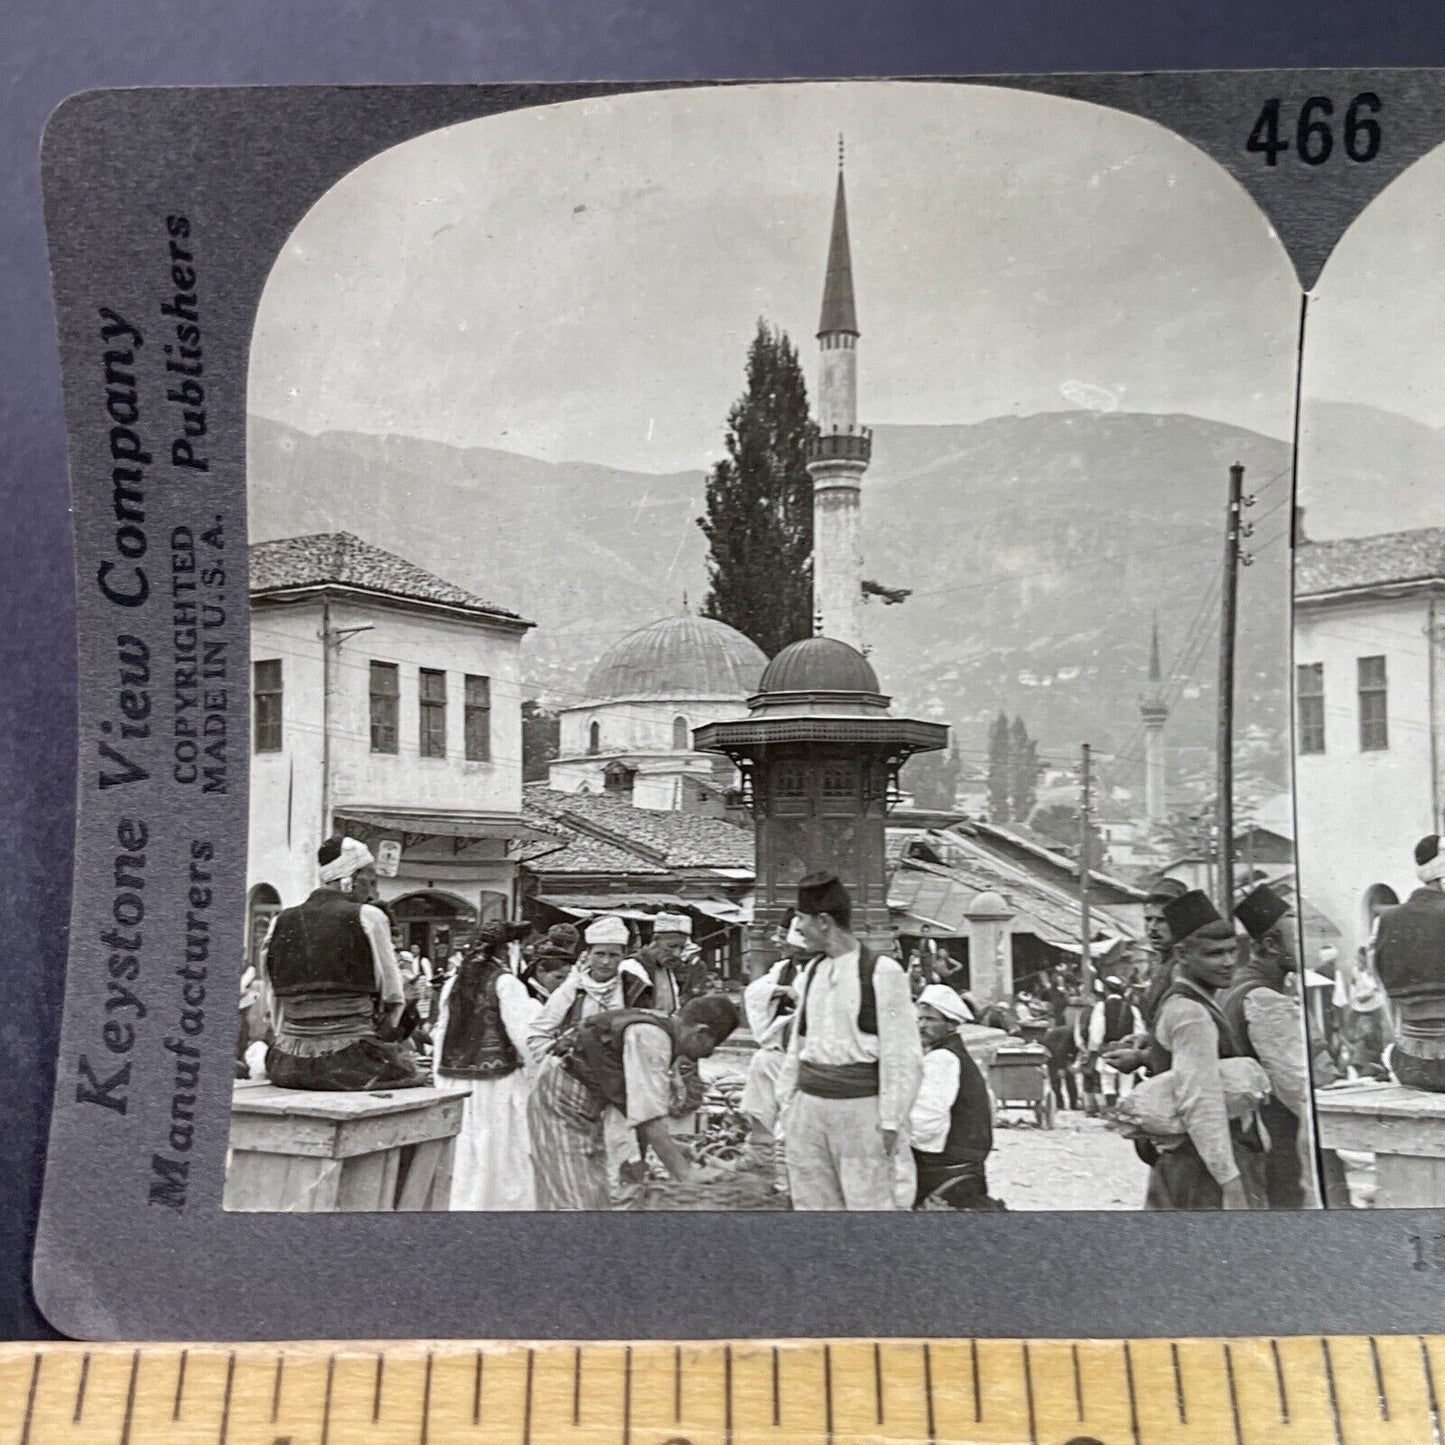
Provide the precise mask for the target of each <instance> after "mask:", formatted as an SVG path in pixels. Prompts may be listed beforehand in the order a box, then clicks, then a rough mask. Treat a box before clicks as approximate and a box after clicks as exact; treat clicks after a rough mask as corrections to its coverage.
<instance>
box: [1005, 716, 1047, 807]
mask: <svg viewBox="0 0 1445 1445" xmlns="http://www.w3.org/2000/svg"><path fill="white" fill-rule="evenodd" d="M1008 747H1009V758H1008V802H1009V813H1010V815H1011V816H1012V817H1013V820H1014V822H1016V823H1027V822H1028V820H1029V814H1030V813H1032V812H1033V810H1034V804H1035V803H1037V802H1038V799H1039V786H1038V785H1039V773H1040V771H1042V768H1043V764H1042V763H1040V762H1039V747H1038V744H1037V743H1036V742H1035V741H1034V740H1033V739H1032V738H1031V737H1030V736H1029V730H1028V729H1027V728H1026V727H1025V726H1024V720H1023V719H1022V718H1021V717H1016V718H1015V719H1014V720H1013V724H1012V726H1011V727H1010V728H1009V733H1008Z"/></svg>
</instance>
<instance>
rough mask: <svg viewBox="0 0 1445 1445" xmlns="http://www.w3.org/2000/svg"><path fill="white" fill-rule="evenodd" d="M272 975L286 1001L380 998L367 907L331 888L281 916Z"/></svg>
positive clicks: (271, 954) (269, 966)
mask: <svg viewBox="0 0 1445 1445" xmlns="http://www.w3.org/2000/svg"><path fill="white" fill-rule="evenodd" d="M266 973H267V975H268V976H269V978H270V980H271V987H272V989H274V990H275V992H276V993H277V994H278V995H279V996H280V997H282V998H285V997H286V996H287V995H288V994H299V993H375V992H376V962H375V960H374V959H373V958H372V956H371V944H370V943H368V942H367V938H366V931H365V929H363V928H362V926H361V904H359V903H357V902H355V901H354V900H353V899H351V898H348V897H347V896H346V894H344V893H337V892H335V891H334V890H332V889H330V888H318V889H317V890H316V891H315V892H314V893H313V894H312V895H311V897H310V898H308V899H307V900H306V902H305V903H302V904H298V905H297V906H296V907H295V908H283V909H282V910H281V911H280V913H278V914H277V915H276V925H275V928H274V929H273V931H272V933H271V942H270V944H269V946H268V947H267V949H266Z"/></svg>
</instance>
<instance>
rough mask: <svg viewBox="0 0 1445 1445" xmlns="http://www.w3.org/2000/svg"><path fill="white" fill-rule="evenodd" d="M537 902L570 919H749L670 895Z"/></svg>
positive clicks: (734, 906)
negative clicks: (689, 915) (662, 915)
mask: <svg viewBox="0 0 1445 1445" xmlns="http://www.w3.org/2000/svg"><path fill="white" fill-rule="evenodd" d="M537 902H538V903H545V904H546V905H547V907H548V908H555V909H557V910H558V911H559V912H561V913H566V914H569V915H570V916H571V917H573V918H593V917H595V916H596V915H597V914H599V913H610V914H613V915H615V916H616V917H618V918H632V919H637V920H639V921H641V922H644V923H647V922H651V920H652V917H653V915H654V914H656V913H658V912H659V911H668V912H682V913H686V912H688V911H689V910H691V911H692V912H694V913H701V914H703V915H705V916H706V917H708V918H712V919H716V920H717V921H718V922H719V923H730V924H743V923H748V922H751V919H752V914H751V911H750V910H749V909H747V908H745V907H744V906H743V905H742V904H738V903H732V902H730V901H729V900H727V899H725V898H679V897H677V896H676V894H672V893H622V894H614V895H613V896H612V897H610V898H607V897H600V896H598V895H596V894H575V893H567V894H561V893H539V894H537Z"/></svg>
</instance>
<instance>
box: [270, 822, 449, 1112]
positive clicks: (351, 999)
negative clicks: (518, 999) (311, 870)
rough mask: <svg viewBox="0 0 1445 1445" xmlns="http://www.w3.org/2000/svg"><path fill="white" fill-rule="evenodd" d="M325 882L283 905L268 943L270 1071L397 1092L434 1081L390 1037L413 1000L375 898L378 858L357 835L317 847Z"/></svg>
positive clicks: (295, 1079)
mask: <svg viewBox="0 0 1445 1445" xmlns="http://www.w3.org/2000/svg"><path fill="white" fill-rule="evenodd" d="M316 861H317V865H318V874H319V882H320V887H318V888H317V889H316V890H315V891H314V892H313V893H312V894H311V896H310V897H309V898H307V900H306V901H305V902H304V903H301V904H298V905H297V906H296V907H294V908H283V909H282V910H281V912H280V913H278V914H277V915H276V918H275V920H274V922H273V923H272V924H271V929H270V932H269V933H267V935H266V942H265V943H264V945H263V946H262V955H261V960H262V961H261V973H262V978H263V980H264V983H265V987H266V990H267V992H268V995H269V998H270V1005H271V1024H272V1028H273V1030H274V1032H275V1038H274V1042H273V1043H272V1045H271V1047H270V1048H269V1049H268V1050H267V1053H266V1074H267V1076H268V1077H269V1078H270V1080H271V1082H272V1083H273V1084H275V1085H277V1086H278V1087H279V1088H283V1089H342V1090H360V1089H394V1088H406V1087H408V1086H415V1085H424V1084H426V1083H428V1082H429V1080H428V1079H427V1078H426V1077H425V1075H423V1074H422V1073H421V1071H420V1070H419V1069H418V1068H417V1067H416V1065H415V1064H413V1063H412V1061H411V1059H410V1058H409V1056H408V1055H407V1054H406V1053H405V1052H404V1051H403V1050H402V1049H401V1048H400V1047H399V1046H398V1045H397V1044H394V1043H387V1042H384V1041H383V1037H382V1031H386V1032H390V1031H391V1030H392V1029H394V1028H395V1026H396V1024H397V1023H398V1021H399V1020H400V1018H401V1014H402V1009H403V1008H404V1007H405V1002H406V997H405V992H404V990H403V987H402V980H401V972H400V970H399V969H398V968H397V966H396V956H395V954H394V953H393V952H392V944H391V925H390V923H388V921H387V917H386V914H384V913H383V912H382V911H381V909H379V908H377V907H375V906H374V905H373V904H372V902H371V900H372V898H373V897H374V896H375V893H376V886H377V885H376V859H375V858H374V857H373V856H372V854H371V850H370V849H369V848H368V847H367V846H366V845H365V844H364V843H359V842H357V840H356V839H355V838H339V837H338V838H328V839H327V840H326V841H325V842H324V843H323V844H322V845H321V846H320V848H318V849H317V850H316Z"/></svg>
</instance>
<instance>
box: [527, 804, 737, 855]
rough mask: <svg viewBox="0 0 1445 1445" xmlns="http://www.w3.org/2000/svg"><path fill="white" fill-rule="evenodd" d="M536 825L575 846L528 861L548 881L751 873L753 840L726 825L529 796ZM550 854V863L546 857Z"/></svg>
mask: <svg viewBox="0 0 1445 1445" xmlns="http://www.w3.org/2000/svg"><path fill="white" fill-rule="evenodd" d="M522 815H523V817H524V818H525V820H526V821H527V822H528V823H531V824H532V825H533V826H535V827H538V828H540V829H542V830H543V831H544V832H547V833H551V834H552V835H553V836H555V837H558V838H566V839H568V840H569V846H568V847H567V849H566V851H565V852H563V853H551V852H550V849H551V848H552V847H555V845H554V844H547V843H536V844H533V845H531V846H530V847H529V848H528V849H527V850H525V851H524V852H523V853H522V854H521V857H522V860H523V861H524V862H525V861H528V859H529V858H535V860H536V863H537V869H538V871H539V872H544V873H667V872H671V871H672V870H674V869H678V868H751V867H752V866H753V834H752V829H751V828H742V827H739V826H738V825H737V824H736V823H730V822H728V821H727V820H726V819H723V818H705V817H701V816H699V815H698V814H696V813H664V812H656V811H654V810H652V809H650V808H635V807H633V806H632V804H631V803H629V802H626V801H625V800H624V799H622V798H613V797H608V796H607V795H606V794H603V793H562V792H557V791H556V790H554V789H552V788H549V787H547V786H546V784H544V783H531V784H528V786H527V787H525V788H523V790H522ZM543 854H548V855H549V856H546V857H545V858H544V857H543V856H541V855H543Z"/></svg>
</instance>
